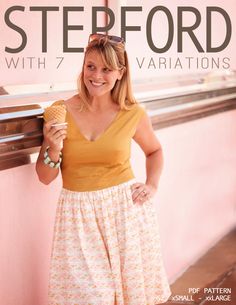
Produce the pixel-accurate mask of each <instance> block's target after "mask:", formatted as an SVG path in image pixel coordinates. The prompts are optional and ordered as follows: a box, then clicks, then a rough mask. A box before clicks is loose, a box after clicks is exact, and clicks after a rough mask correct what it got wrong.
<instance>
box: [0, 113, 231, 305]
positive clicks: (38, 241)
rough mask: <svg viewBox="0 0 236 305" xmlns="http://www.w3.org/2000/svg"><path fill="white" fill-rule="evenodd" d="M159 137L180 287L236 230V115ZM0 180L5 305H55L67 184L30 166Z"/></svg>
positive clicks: (170, 251) (169, 251) (164, 212)
mask: <svg viewBox="0 0 236 305" xmlns="http://www.w3.org/2000/svg"><path fill="white" fill-rule="evenodd" d="M156 134H157V136H158V137H159V139H160V141H161V143H162V146H163V149H164V156H165V166H164V171H163V174H162V178H161V183H160V187H159V191H158V192H157V194H156V196H155V199H154V204H155V207H156V210H157V218H158V220H159V228H160V232H161V240H162V250H163V258H164V262H165V265H166V269H167V272H168V277H169V279H170V281H171V282H172V281H173V280H174V279H175V278H176V277H178V276H179V275H180V274H181V272H183V270H185V269H186V268H187V267H188V266H189V265H190V264H191V263H193V262H194V261H195V260H196V259H197V258H198V257H199V256H201V255H202V254H203V253H204V252H205V251H207V249H208V248H209V247H210V246H211V245H213V244H214V243H215V242H216V241H217V240H218V239H219V238H221V237H222V236H223V235H224V234H226V233H227V232H228V231H229V230H230V228H232V227H233V226H234V225H235V219H236V218H235V216H236V215H235V204H236V189H235V185H236V172H235V168H236V155H235V151H236V138H235V134H236V110H234V111H229V112H224V113H221V114H217V115H214V116H210V117H207V118H203V119H200V120H196V121H192V122H189V123H184V124H181V125H176V126H173V127H169V128H165V129H161V130H159V131H157V132H156ZM132 151H133V158H132V165H133V168H134V171H135V174H136V176H137V178H138V179H140V181H144V179H145V164H144V155H143V153H142V151H141V149H140V148H139V147H138V146H137V145H136V143H133V146H132ZM140 164H142V165H141V166H140ZM137 165H139V166H137ZM0 180H1V184H0V248H1V259H0V270H1V278H0V300H1V304H4V305H16V304H17V305H32V304H33V305H47V284H48V272H49V262H50V251H51V242H52V233H53V225H54V217H55V211H56V204H57V198H58V195H59V191H60V187H61V182H60V179H57V181H55V182H53V183H52V184H51V185H49V186H44V185H42V184H41V183H40V182H39V181H38V180H37V176H36V173H35V170H34V165H26V166H22V167H18V168H15V169H10V170H5V171H1V172H0Z"/></svg>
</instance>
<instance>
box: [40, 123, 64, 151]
mask: <svg viewBox="0 0 236 305" xmlns="http://www.w3.org/2000/svg"><path fill="white" fill-rule="evenodd" d="M56 122H57V121H56V120H51V121H48V122H46V123H44V126H43V135H44V140H45V141H46V142H47V143H48V145H49V146H50V148H51V150H53V151H57V152H59V151H61V149H62V147H63V140H64V139H65V138H66V134H67V126H52V125H53V124H55V123H56Z"/></svg>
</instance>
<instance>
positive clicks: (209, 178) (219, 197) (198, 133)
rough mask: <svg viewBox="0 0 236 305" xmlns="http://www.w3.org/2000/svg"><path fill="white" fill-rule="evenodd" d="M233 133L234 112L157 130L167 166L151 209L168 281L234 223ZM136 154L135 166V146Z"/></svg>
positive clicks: (235, 127) (139, 154) (235, 157)
mask: <svg viewBox="0 0 236 305" xmlns="http://www.w3.org/2000/svg"><path fill="white" fill-rule="evenodd" d="M235 134H236V110H234V111H229V112H223V113H220V114H217V115H214V116H210V117H206V118H203V119H199V120H196V121H192V122H188V123H184V124H180V125H176V126H173V127H169V128H165V129H161V130H159V131H157V132H156V135H157V137H158V138H159V139H160V141H161V143H162V146H163V150H164V157H165V165H164V171H163V175H162V178H161V183H160V187H159V191H158V193H157V195H156V197H155V205H156V209H157V214H158V218H159V222H160V230H161V236H162V242H163V254H164V258H165V261H166V268H167V271H168V275H169V277H170V279H171V281H172V280H174V279H175V278H176V277H178V276H179V275H180V274H181V273H182V272H183V271H184V270H185V269H186V268H187V267H188V266H189V265H190V264H192V263H193V262H195V260H196V259H198V258H199V257H200V256H201V255H202V254H204V252H206V251H207V250H208V249H209V247H210V246H211V245H213V244H214V243H215V242H216V241H217V240H218V239H220V238H221V237H222V236H223V235H225V234H226V233H227V232H228V231H229V230H230V229H231V228H232V227H234V226H235V225H236V188H235V185H236V171H235V168H236V154H235V151H236V137H235ZM134 154H135V159H134V160H133V166H134V167H135V164H140V162H141V161H142V160H143V159H144V157H143V155H142V152H141V150H140V149H139V147H138V146H137V145H134ZM137 160H138V162H137ZM144 173H145V168H144V167H143V168H138V169H137V175H138V176H139V177H140V178H142V177H143V176H144Z"/></svg>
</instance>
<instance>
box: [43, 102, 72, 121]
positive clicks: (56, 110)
mask: <svg viewBox="0 0 236 305" xmlns="http://www.w3.org/2000/svg"><path fill="white" fill-rule="evenodd" d="M43 118H44V120H45V121H46V122H48V121H51V120H53V119H55V120H57V122H56V123H55V124H53V125H52V126H60V125H66V124H67V123H66V122H65V121H66V107H65V106H64V105H54V106H50V107H47V108H46V109H45V110H44V115H43Z"/></svg>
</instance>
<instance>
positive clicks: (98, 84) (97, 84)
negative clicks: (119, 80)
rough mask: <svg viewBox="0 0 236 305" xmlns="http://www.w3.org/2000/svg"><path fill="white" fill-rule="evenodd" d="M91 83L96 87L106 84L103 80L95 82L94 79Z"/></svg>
mask: <svg viewBox="0 0 236 305" xmlns="http://www.w3.org/2000/svg"><path fill="white" fill-rule="evenodd" d="M90 83H91V84H92V85H93V86H94V87H101V86H103V85H104V83H102V82H93V81H90Z"/></svg>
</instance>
